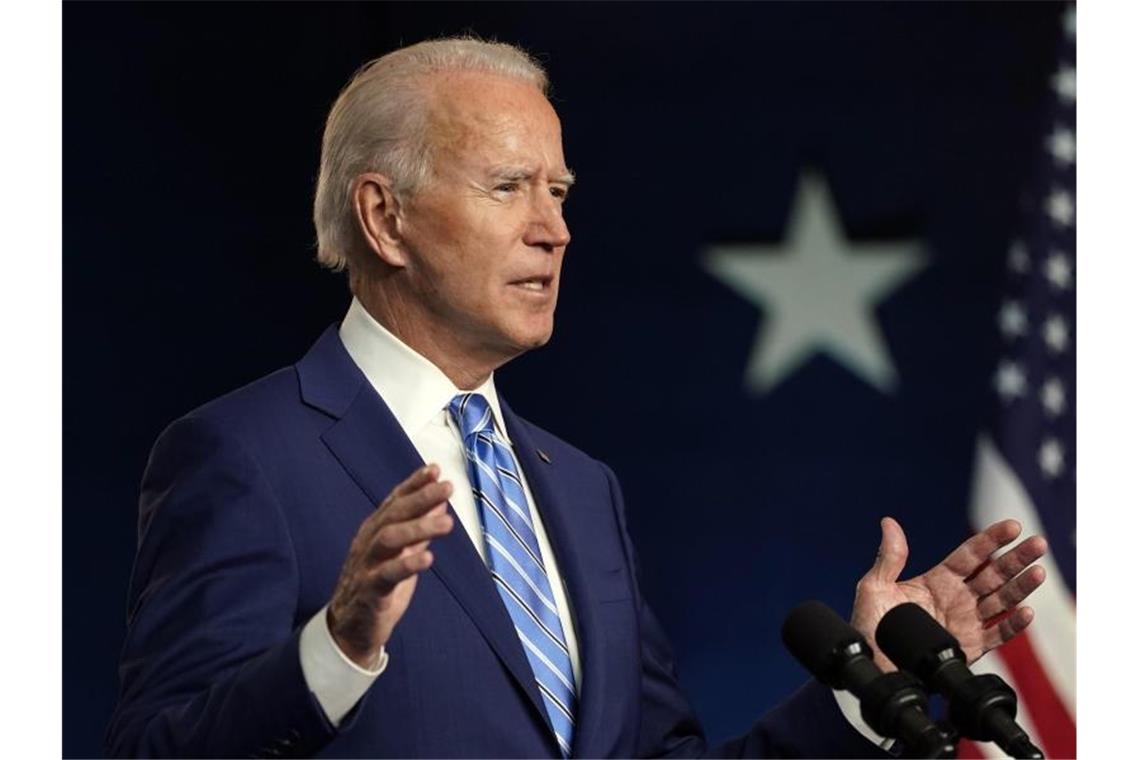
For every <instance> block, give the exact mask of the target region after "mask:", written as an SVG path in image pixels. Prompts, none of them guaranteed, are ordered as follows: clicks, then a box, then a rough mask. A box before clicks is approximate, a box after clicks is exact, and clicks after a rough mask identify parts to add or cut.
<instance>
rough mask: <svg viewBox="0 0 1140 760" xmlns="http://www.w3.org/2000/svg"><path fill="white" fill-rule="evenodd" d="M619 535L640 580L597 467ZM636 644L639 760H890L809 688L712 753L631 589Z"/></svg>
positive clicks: (618, 507)
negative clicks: (635, 608) (696, 759)
mask: <svg viewBox="0 0 1140 760" xmlns="http://www.w3.org/2000/svg"><path fill="white" fill-rule="evenodd" d="M602 467H603V469H604V470H605V473H606V478H607V479H608V481H609V487H610V493H611V495H612V501H613V504H614V510H615V512H616V515H617V520H618V525H619V527H620V529H621V534H622V542H623V544H624V548H625V553H626V561H627V562H628V563H629V565H630V567H631V568H632V569H633V574H634V577H635V578H638V577H639V576H638V568H637V561H636V556H635V553H634V550H633V544H632V541H631V540H630V537H629V530H628V527H627V525H626V518H625V505H624V502H623V499H622V495H621V488H620V486H619V485H618V482H617V478H616V477H615V476H614V474H613V472H612V471H611V470H610V469H609V468H608V467H606V466H605V465H604V464H603V465H602ZM634 595H635V600H636V603H637V605H638V625H639V628H640V639H641V722H640V726H639V729H638V731H639V733H638V739H637V754H638V756H639V757H868V758H882V757H890V756H889V755H887V754H886V753H885V752H883V751H882V750H881V749H879V748H878V747H876V746H875V745H874V744H872V743H871V742H869V741H867V740H866V739H865V738H863V737H862V736H861V735H860V734H859V733H858V732H857V731H856V730H855V729H854V728H853V727H852V726H851V725H850V724H849V723H848V722H847V721H846V719H845V718H844V717H843V714H842V713H841V712H840V710H839V706H838V705H837V704H836V701H835V697H834V696H833V694H832V692H831V690H830V689H828V688H826V687H825V686H822V685H820V684H816V683H808V684H806V685H804V686H803V687H801V688H800V689H799V690H797V691H796V692H795V693H794V694H793V695H791V696H790V697H789V698H788V699H786V700H785V701H784V702H782V703H781V704H780V705H779V706H778V707H776V708H775V709H773V710H771V711H770V712H768V713H766V714H765V715H764V716H762V717H761V718H760V720H759V721H757V722H756V724H755V725H753V726H752V728H751V729H750V730H749V731H748V733H746V734H744V735H743V736H740V737H738V738H735V739H732V740H731V741H728V742H726V743H724V744H722V745H719V746H710V745H709V744H708V742H707V740H706V738H705V735H704V731H703V729H702V728H701V726H700V723H699V721H698V720H697V716H696V714H695V713H694V711H693V709H692V707H691V706H690V704H689V702H688V700H687V699H686V698H685V696H684V694H682V693H681V688H680V684H679V683H678V679H677V671H676V666H675V663H674V660H673V653H672V650H671V649H670V646H669V642H668V640H667V639H666V636H665V632H664V630H663V629H662V627H661V624H660V623H659V622H658V620H657V618H656V616H655V615H654V614H653V611H652V610H651V609H650V608H649V605H648V603H647V602H646V601H645V598H644V597H643V596H642V594H641V587H640V583H639V582H637V581H635V583H634Z"/></svg>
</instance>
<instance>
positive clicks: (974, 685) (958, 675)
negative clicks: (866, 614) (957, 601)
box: [875, 602, 1045, 758]
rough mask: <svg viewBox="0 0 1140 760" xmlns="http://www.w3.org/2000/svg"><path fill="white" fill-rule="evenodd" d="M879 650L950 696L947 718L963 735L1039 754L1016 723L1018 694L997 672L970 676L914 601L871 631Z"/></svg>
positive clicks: (962, 658)
mask: <svg viewBox="0 0 1140 760" xmlns="http://www.w3.org/2000/svg"><path fill="white" fill-rule="evenodd" d="M875 641H876V642H878V644H879V648H880V649H881V650H883V653H884V654H886V655H887V657H890V658H891V660H892V661H893V662H894V663H895V664H896V665H898V666H899V667H900V668H902V669H903V670H908V671H910V672H911V673H914V674H915V675H916V676H918V677H919V678H921V679H922V681H923V683H925V684H926V686H927V687H928V688H929V689H930V690H931V691H936V692H938V693H940V694H942V695H943V696H945V697H947V698H948V699H949V700H950V720H951V722H953V723H954V725H955V726H957V727H958V730H959V731H961V732H962V735H963V736H966V737H967V738H970V739H975V740H977V741H984V742H990V741H992V742H995V743H996V744H997V745H998V746H999V747H1001V748H1002V750H1003V751H1004V752H1005V753H1006V754H1008V755H1009V756H1010V757H1016V758H1044V757H1045V755H1044V754H1042V752H1041V750H1039V749H1037V747H1035V746H1033V743H1032V742H1030V741H1029V736H1028V735H1027V734H1026V733H1025V731H1024V730H1023V729H1022V728H1021V727H1020V726H1019V725H1017V723H1016V722H1015V721H1014V718H1015V717H1017V695H1016V694H1014V692H1013V689H1011V688H1010V687H1009V686H1008V685H1007V684H1006V682H1005V681H1003V680H1002V679H1001V677H1000V676H996V675H993V674H984V675H975V674H974V673H972V672H971V671H970V669H969V668H968V667H966V655H964V654H963V653H962V648H961V647H960V646H959V645H958V640H957V639H955V638H954V637H953V636H952V635H951V634H950V632H949V631H947V630H946V629H945V628H943V627H942V626H941V625H939V623H938V621H937V620H935V619H934V618H932V617H931V616H930V615H929V614H928V613H927V612H926V610H924V609H922V608H921V607H919V606H918V605H917V604H913V603H911V602H907V603H906V604H900V605H899V606H897V607H895V608H894V609H892V610H891V611H890V612H888V613H887V614H886V615H884V616H883V619H882V621H880V623H879V627H878V629H877V630H876V631H875Z"/></svg>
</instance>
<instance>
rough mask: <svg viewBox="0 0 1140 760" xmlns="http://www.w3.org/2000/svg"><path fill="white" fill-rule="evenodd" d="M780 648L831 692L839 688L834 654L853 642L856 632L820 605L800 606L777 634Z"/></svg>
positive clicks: (859, 638)
mask: <svg viewBox="0 0 1140 760" xmlns="http://www.w3.org/2000/svg"><path fill="white" fill-rule="evenodd" d="M780 635H781V637H782V638H783V639H784V646H785V647H787V648H788V651H789V652H791V653H792V656H793V657H795V658H796V659H797V660H799V661H800V664H801V665H803V666H804V667H805V668H807V669H808V671H809V672H810V673H811V674H812V675H813V676H815V677H816V678H818V679H819V680H821V681H823V682H824V683H826V684H827V685H829V686H832V687H833V688H840V684H839V683H838V678H839V674H838V673H837V672H835V666H836V665H838V664H839V662H838V660H837V658H836V657H835V653H836V652H837V651H839V650H841V649H843V648H845V647H848V646H850V645H851V644H854V643H856V642H862V641H863V637H862V636H860V635H859V632H858V631H856V630H855V629H854V628H852V627H851V626H850V625H848V624H847V621H845V620H844V619H843V618H841V617H839V615H837V614H835V612H833V611H832V609H831V608H830V607H828V606H827V605H826V604H824V603H823V602H816V601H810V602H804V603H803V604H800V605H799V606H797V607H796V608H795V609H794V610H792V611H791V613H790V614H789V615H788V617H787V619H786V620H785V621H784V627H783V628H782V629H781V631H780Z"/></svg>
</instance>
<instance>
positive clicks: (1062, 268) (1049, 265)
mask: <svg viewBox="0 0 1140 760" xmlns="http://www.w3.org/2000/svg"><path fill="white" fill-rule="evenodd" d="M1045 279H1047V280H1049V282H1050V283H1052V284H1053V287H1055V288H1058V289H1059V290H1065V289H1067V288H1069V287H1071V286H1072V284H1073V265H1072V264H1071V263H1069V258H1068V257H1067V256H1066V255H1065V254H1063V253H1061V252H1060V251H1054V252H1053V253H1052V254H1051V255H1050V256H1049V258H1047V259H1045Z"/></svg>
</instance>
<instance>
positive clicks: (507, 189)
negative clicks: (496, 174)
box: [495, 182, 519, 193]
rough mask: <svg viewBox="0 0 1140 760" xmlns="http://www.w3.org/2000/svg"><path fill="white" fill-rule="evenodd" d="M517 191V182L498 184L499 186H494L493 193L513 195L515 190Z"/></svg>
mask: <svg viewBox="0 0 1140 760" xmlns="http://www.w3.org/2000/svg"><path fill="white" fill-rule="evenodd" d="M518 189H519V183H518V182H500V183H499V184H497V185H495V192H496V193H513V192H514V191H515V190H518Z"/></svg>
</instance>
